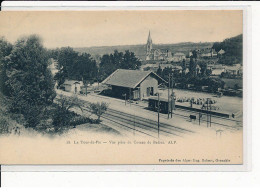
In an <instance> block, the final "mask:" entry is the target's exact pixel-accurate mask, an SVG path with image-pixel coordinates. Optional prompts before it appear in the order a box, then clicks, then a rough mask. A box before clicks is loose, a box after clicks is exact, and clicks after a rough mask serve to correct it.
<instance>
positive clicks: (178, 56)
mask: <svg viewBox="0 0 260 194" xmlns="http://www.w3.org/2000/svg"><path fill="white" fill-rule="evenodd" d="M185 58H186V55H185V54H184V53H180V52H177V53H175V54H174V55H173V57H172V61H173V62H181V61H183V59H185Z"/></svg>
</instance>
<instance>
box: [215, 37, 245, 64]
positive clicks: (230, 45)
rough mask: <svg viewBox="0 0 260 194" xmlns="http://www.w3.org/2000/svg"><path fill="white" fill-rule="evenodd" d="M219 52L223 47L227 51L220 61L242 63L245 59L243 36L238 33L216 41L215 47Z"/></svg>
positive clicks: (222, 62)
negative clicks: (221, 40)
mask: <svg viewBox="0 0 260 194" xmlns="http://www.w3.org/2000/svg"><path fill="white" fill-rule="evenodd" d="M212 48H214V49H215V50H216V51H217V52H218V51H220V50H221V49H223V50H224V51H225V53H224V54H223V55H222V56H220V59H219V63H221V64H225V65H233V64H236V63H242V60H243V36H242V34H241V35H238V36H235V37H233V38H228V39H225V40H224V41H223V42H216V43H214V44H213V47H212Z"/></svg>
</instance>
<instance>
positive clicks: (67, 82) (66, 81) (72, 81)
mask: <svg viewBox="0 0 260 194" xmlns="http://www.w3.org/2000/svg"><path fill="white" fill-rule="evenodd" d="M75 83H77V84H80V82H79V81H76V80H65V82H64V83H63V85H72V84H75Z"/></svg>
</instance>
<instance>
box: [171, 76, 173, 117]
mask: <svg viewBox="0 0 260 194" xmlns="http://www.w3.org/2000/svg"><path fill="white" fill-rule="evenodd" d="M171 81H172V95H171V118H172V109H173V107H172V99H173V74H172V80H171Z"/></svg>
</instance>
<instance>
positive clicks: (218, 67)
mask: <svg viewBox="0 0 260 194" xmlns="http://www.w3.org/2000/svg"><path fill="white" fill-rule="evenodd" d="M207 68H208V69H211V75H215V76H219V75H221V74H222V73H223V72H225V67H224V66H223V65H222V64H213V65H212V64H210V65H208V67H207Z"/></svg>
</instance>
